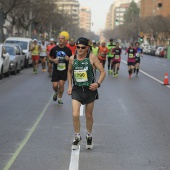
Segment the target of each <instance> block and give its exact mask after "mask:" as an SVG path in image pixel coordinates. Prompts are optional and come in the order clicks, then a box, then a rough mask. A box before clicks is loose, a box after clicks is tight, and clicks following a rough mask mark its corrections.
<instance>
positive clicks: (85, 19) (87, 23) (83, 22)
mask: <svg viewBox="0 0 170 170" xmlns="http://www.w3.org/2000/svg"><path fill="white" fill-rule="evenodd" d="M79 17H80V28H82V29H84V30H85V31H87V32H89V31H91V25H92V23H91V9H90V8H88V7H81V8H80V15H79Z"/></svg>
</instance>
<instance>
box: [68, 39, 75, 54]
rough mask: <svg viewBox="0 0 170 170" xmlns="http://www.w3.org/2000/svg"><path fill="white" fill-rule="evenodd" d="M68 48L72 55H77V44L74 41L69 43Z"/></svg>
mask: <svg viewBox="0 0 170 170" xmlns="http://www.w3.org/2000/svg"><path fill="white" fill-rule="evenodd" d="M66 46H67V47H68V48H69V49H70V50H71V52H72V55H75V53H76V44H75V42H74V39H70V41H69V43H68V44H66Z"/></svg>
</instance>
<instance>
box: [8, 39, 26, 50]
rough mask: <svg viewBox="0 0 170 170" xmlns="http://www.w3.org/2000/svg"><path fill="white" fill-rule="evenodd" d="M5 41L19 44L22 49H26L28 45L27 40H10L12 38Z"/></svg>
mask: <svg viewBox="0 0 170 170" xmlns="http://www.w3.org/2000/svg"><path fill="white" fill-rule="evenodd" d="M6 43H12V44H19V45H20V46H21V48H22V49H23V50H26V49H27V46H28V42H25V41H12V40H11V41H10V40H7V41H6Z"/></svg>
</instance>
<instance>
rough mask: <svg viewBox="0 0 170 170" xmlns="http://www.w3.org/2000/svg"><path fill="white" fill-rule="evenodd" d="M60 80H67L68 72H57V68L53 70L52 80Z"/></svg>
mask: <svg viewBox="0 0 170 170" xmlns="http://www.w3.org/2000/svg"><path fill="white" fill-rule="evenodd" d="M59 80H63V81H66V80H67V72H58V71H57V72H56V71H55V70H53V73H52V79H51V81H52V82H59Z"/></svg>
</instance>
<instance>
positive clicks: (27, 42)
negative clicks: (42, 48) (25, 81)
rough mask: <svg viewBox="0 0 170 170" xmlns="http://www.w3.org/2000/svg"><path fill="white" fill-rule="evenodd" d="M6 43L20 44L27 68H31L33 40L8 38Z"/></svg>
mask: <svg viewBox="0 0 170 170" xmlns="http://www.w3.org/2000/svg"><path fill="white" fill-rule="evenodd" d="M4 43H12V44H19V45H20V46H21V48H22V49H23V52H24V53H25V56H26V58H25V67H26V68H27V67H29V66H30V65H31V64H32V57H31V51H30V47H31V45H32V43H33V40H32V39H31V38H24V37H8V38H7V39H6V40H5V42H4Z"/></svg>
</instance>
